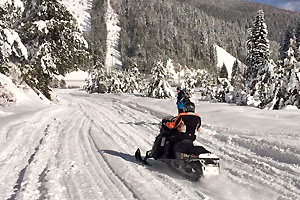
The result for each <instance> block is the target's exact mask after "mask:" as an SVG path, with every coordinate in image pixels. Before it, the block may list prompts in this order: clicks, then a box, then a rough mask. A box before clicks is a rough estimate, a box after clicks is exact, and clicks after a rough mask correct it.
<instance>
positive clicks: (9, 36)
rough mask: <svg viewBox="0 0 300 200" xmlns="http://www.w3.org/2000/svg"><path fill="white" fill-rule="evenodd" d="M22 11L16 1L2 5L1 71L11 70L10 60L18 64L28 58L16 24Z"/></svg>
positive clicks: (0, 18) (0, 12) (0, 27)
mask: <svg viewBox="0 0 300 200" xmlns="http://www.w3.org/2000/svg"><path fill="white" fill-rule="evenodd" d="M21 13H22V9H21V7H20V6H18V5H16V4H15V2H14V1H7V2H6V3H4V4H3V5H1V6H0V73H8V72H9V65H8V63H9V62H13V63H14V64H18V63H20V62H22V61H24V60H26V59H27V54H28V52H27V49H26V47H25V46H24V44H23V43H22V41H21V39H20V37H19V34H18V33H17V32H16V27H15V26H14V24H15V22H16V21H17V20H18V19H19V18H20V17H21Z"/></svg>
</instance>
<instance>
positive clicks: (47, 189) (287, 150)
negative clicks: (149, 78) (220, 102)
mask: <svg viewBox="0 0 300 200" xmlns="http://www.w3.org/2000/svg"><path fill="white" fill-rule="evenodd" d="M59 98H60V99H61V102H60V103H59V104H58V105H54V106H51V107H48V108H46V109H43V110H40V111H35V112H33V113H27V115H22V116H20V117H19V118H17V120H14V121H8V123H6V125H5V126H3V127H1V128H0V138H1V141H0V144H1V145H0V190H1V193H0V199H147V200H148V199H149V200H150V199H151V200H152V199H170V200H171V199H172V200H174V199H181V200H191V199H206V200H207V199H228V200H229V199H230V200H232V199H233V200H234V199H239V200H240V199H247V200H249V199H300V181H299V177H300V167H299V166H300V156H299V152H300V149H299V145H297V144H295V143H294V142H293V141H294V140H295V139H296V140H299V138H297V136H296V135H293V134H289V135H285V136H283V138H282V139H283V142H282V143H281V142H279V141H281V140H274V139H272V137H273V136H272V135H271V134H270V135H268V134H261V135H260V134H257V135H256V137H253V135H251V134H247V133H239V131H237V130H228V129H225V128H222V127H214V126H210V125H204V127H203V128H202V130H201V134H200V135H199V136H198V138H197V143H201V144H202V145H204V146H205V147H207V148H208V149H209V150H211V151H213V152H214V153H215V154H216V155H218V156H219V157H220V159H221V175H220V176H219V177H211V178H204V179H202V180H201V181H200V182H191V181H189V180H187V179H185V178H184V177H182V176H180V175H179V174H177V173H176V172H174V171H172V170H171V169H170V168H169V167H168V165H167V164H165V163H162V162H158V161H154V160H150V161H149V162H150V163H151V164H152V166H151V167H147V166H143V165H140V164H138V163H136V162H135V158H134V152H135V150H136V148H137V147H140V149H141V151H142V152H143V153H145V151H146V150H149V149H150V148H151V146H152V142H153V141H154V139H155V136H156V135H157V134H158V132H159V122H160V120H161V118H162V117H163V116H164V113H159V112H156V111H154V110H151V109H147V108H146V107H143V106H140V105H138V104H132V103H131V104H130V103H128V102H126V101H122V97H121V96H120V98H117V97H114V98H113V97H111V96H106V95H88V94H85V93H82V92H71V93H68V92H63V93H60V94H59Z"/></svg>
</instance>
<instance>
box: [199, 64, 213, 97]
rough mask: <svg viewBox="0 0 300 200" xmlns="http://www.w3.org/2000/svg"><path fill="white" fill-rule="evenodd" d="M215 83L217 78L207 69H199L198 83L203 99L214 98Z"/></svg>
mask: <svg viewBox="0 0 300 200" xmlns="http://www.w3.org/2000/svg"><path fill="white" fill-rule="evenodd" d="M213 85H215V78H214V77H213V76H212V74H211V73H209V72H208V71H207V70H198V72H197V83H196V86H197V87H199V93H200V96H201V98H202V99H205V100H210V99H212V98H213Z"/></svg>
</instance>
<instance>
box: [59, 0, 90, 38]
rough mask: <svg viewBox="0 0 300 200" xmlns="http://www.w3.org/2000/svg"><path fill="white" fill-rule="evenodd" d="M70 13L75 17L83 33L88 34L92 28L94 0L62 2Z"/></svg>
mask: <svg viewBox="0 0 300 200" xmlns="http://www.w3.org/2000/svg"><path fill="white" fill-rule="evenodd" d="M61 3H62V4H63V5H65V6H66V8H67V9H68V11H69V12H70V13H71V14H72V15H73V16H74V18H75V19H76V20H77V23H78V25H79V29H80V31H81V32H87V31H89V30H90V28H91V27H90V26H91V16H90V10H91V8H92V0H61Z"/></svg>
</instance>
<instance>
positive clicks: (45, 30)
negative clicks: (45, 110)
mask: <svg viewBox="0 0 300 200" xmlns="http://www.w3.org/2000/svg"><path fill="white" fill-rule="evenodd" d="M22 16H23V17H22V19H21V20H20V21H19V23H18V24H19V31H20V32H21V33H22V34H21V39H22V41H24V44H25V46H26V47H27V49H28V51H29V56H28V62H27V63H26V65H25V67H24V68H23V69H22V71H23V74H24V76H23V78H24V80H25V81H26V82H27V83H28V84H29V85H30V86H32V87H35V88H37V89H38V90H40V91H41V92H42V93H43V94H44V95H45V96H46V97H47V98H49V99H50V98H51V96H50V93H49V90H50V89H49V84H50V82H51V79H52V76H53V75H58V74H61V75H64V74H66V73H67V72H70V71H72V70H74V69H76V68H77V67H78V66H79V65H81V64H83V61H84V60H86V58H87V55H88V53H87V51H86V48H87V44H86V42H85V40H84V38H83V36H82V34H81V33H80V31H79V29H78V27H77V24H76V21H75V19H74V18H73V17H72V15H71V13H69V12H68V11H67V9H66V8H65V7H64V6H63V5H62V4H60V3H59V2H58V0H48V1H36V0H28V1H26V5H25V10H24V14H23V15H22Z"/></svg>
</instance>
